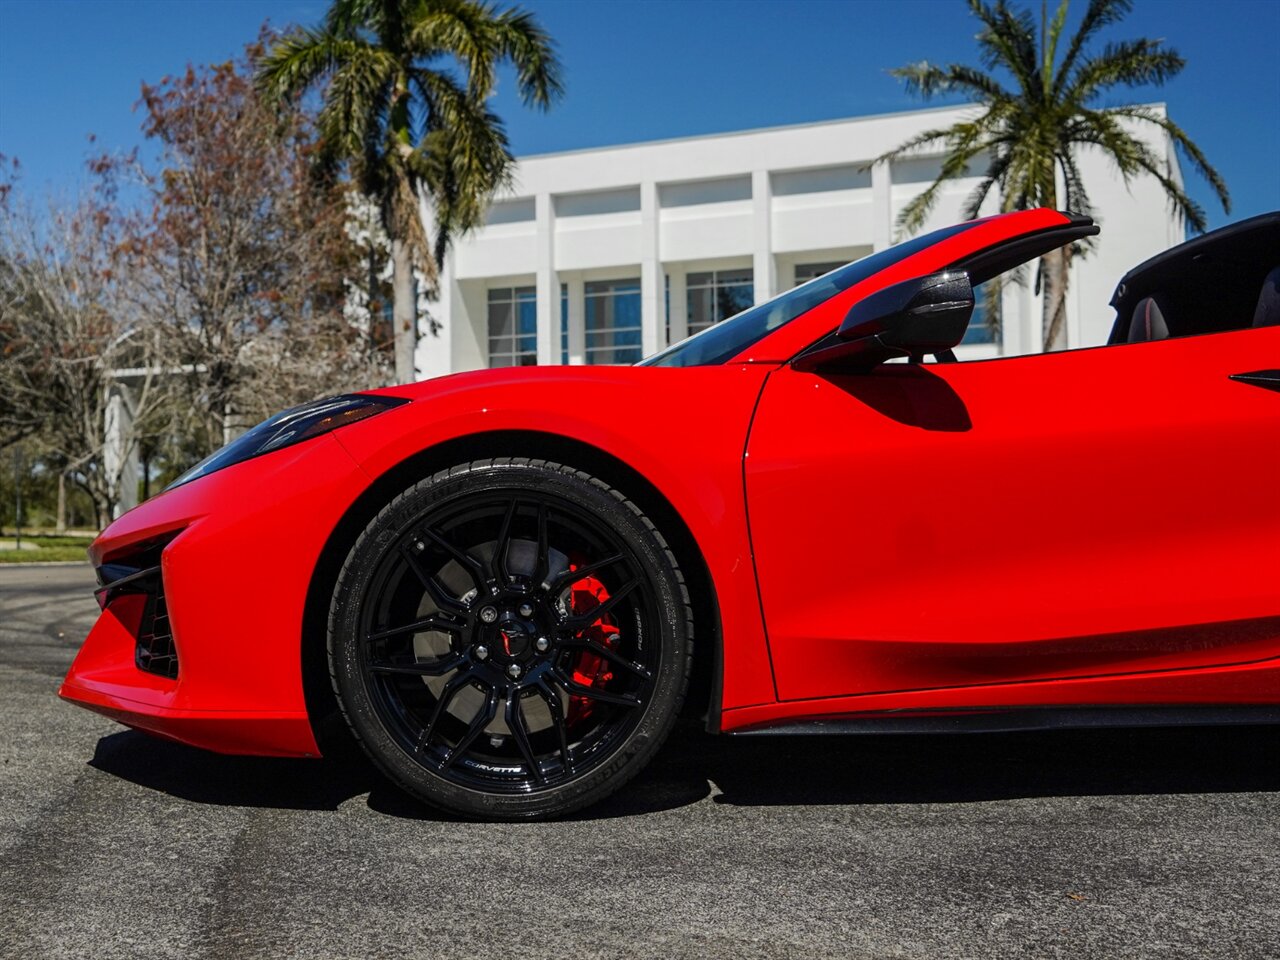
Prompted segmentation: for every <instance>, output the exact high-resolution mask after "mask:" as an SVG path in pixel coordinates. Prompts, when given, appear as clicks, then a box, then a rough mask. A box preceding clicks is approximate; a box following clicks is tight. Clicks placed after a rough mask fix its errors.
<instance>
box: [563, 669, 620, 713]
mask: <svg viewBox="0 0 1280 960" xmlns="http://www.w3.org/2000/svg"><path fill="white" fill-rule="evenodd" d="M554 675H555V678H556V682H558V683H559V684H560V685H561V686H562V687H564V688H565V689H566V690H568V691H569V692H570V693H571V694H573V695H574V696H578V697H586V698H587V699H588V700H598V701H599V702H600V703H612V704H616V705H617V706H620V707H638V706H640V700H639V699H638V698H636V697H633V696H631V695H629V694H625V693H611V692H610V691H608V690H602V689H600V688H599V687H591V686H587V684H585V683H579V682H578V681H577V680H574V679H573V678H572V677H568V676H565V675H564V673H562V672H561V671H559V670H556V671H555V672H554Z"/></svg>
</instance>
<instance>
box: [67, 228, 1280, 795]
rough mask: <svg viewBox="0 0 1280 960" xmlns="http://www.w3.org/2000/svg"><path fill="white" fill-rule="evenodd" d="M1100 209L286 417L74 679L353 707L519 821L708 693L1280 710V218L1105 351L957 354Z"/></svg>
mask: <svg viewBox="0 0 1280 960" xmlns="http://www.w3.org/2000/svg"><path fill="white" fill-rule="evenodd" d="M1096 232H1097V228H1096V227H1095V226H1094V225H1093V223H1092V222H1091V221H1090V220H1088V219H1086V218H1081V217H1075V216H1071V215H1067V214H1062V213H1057V212H1055V211H1052V210H1030V211H1025V212H1019V213H1011V214H1006V215H1002V216H996V217H990V218H987V219H983V220H975V221H972V222H968V223H961V224H958V225H956V226H953V227H949V228H947V229H944V230H940V231H937V232H935V233H931V234H929V235H927V236H921V237H918V238H916V239H913V240H910V241H908V242H906V243H903V244H900V245H898V246H896V247H893V248H890V249H887V250H884V251H882V252H879V253H875V254H873V255H872V256H869V257H866V258H864V259H862V260H858V261H856V262H854V263H850V264H848V265H847V266H844V267H841V268H840V269H838V270H835V271H832V272H831V273H828V274H826V275H825V276H823V277H820V278H818V279H816V280H813V281H811V282H809V283H806V284H804V285H803V286H799V287H797V288H795V289H794V290H790V291H788V292H786V293H784V294H782V295H781V296H779V297H777V298H775V299H773V300H771V301H769V302H767V303H764V304H761V305H760V306H757V307H754V308H752V309H749V310H747V311H746V312H744V313H741V314H739V315H737V316H736V317H733V318H732V319H729V320H726V321H725V322H723V323H721V324H718V325H717V326H714V327H711V328H710V329H708V330H706V331H704V332H702V333H700V334H698V335H697V336H695V337H691V338H690V339H688V340H685V341H683V342H681V343H678V344H676V345H675V346H673V347H671V348H670V349H668V350H666V351H665V352H663V353H660V354H658V355H656V356H654V357H652V358H650V359H648V360H646V361H645V362H644V363H642V364H640V365H638V366H634V367H591V366H578V367H532V368H517V369H497V370H485V371H479V372H475V373H466V374H458V375H455V376H449V377H443V378H440V379H436V380H430V381H427V382H423V383H414V384H409V385H406V386H399V387H393V388H389V389H385V390H377V391H372V392H369V393H356V394H348V395H344V396H338V397H333V398H331V399H326V400H321V401H317V402H314V403H309V404H306V405H304V406H301V407H298V408H296V409H294V410H290V411H288V412H286V413H282V414H280V415H279V416H276V417H273V418H272V419H270V420H268V421H266V422H265V423H263V424H261V425H260V426H258V427H256V428H254V429H253V430H251V431H250V432H248V433H247V434H245V435H244V436H242V437H241V438H240V439H238V440H236V441H235V442H233V443H231V444H230V445H229V446H227V447H224V448H223V449H222V450H219V451H218V452H217V453H215V454H214V455H213V456H211V457H209V458H208V459H207V460H205V461H204V462H203V463H201V464H199V465H198V466H196V467H195V468H193V469H192V470H191V471H190V472H189V473H187V474H186V475H185V476H183V477H181V478H180V479H179V480H178V481H177V482H175V483H174V484H173V485H172V486H171V487H170V488H169V489H168V490H166V491H165V492H164V493H163V494H162V495H160V496H158V497H156V498H155V499H153V500H150V501H148V502H147V503H144V504H143V505H142V506H140V507H138V508H137V509H135V510H132V511H130V512H129V513H128V514H126V515H125V516H123V517H121V518H120V519H119V520H117V521H116V522H115V523H113V524H112V525H111V526H110V527H109V528H108V529H107V530H106V532H105V533H103V534H102V536H101V537H99V538H98V540H97V541H96V542H95V543H94V544H93V547H92V549H91V551H90V553H91V558H92V560H93V563H94V564H95V566H96V567H97V571H98V578H99V582H100V584H101V586H100V588H99V590H98V598H99V601H100V604H101V606H102V615H101V617H100V618H99V620H98V622H97V624H96V625H95V627H94V628H93V631H92V632H91V633H90V634H89V637H88V639H87V640H86V641H85V643H84V646H83V648H82V649H81V651H80V653H79V655H78V656H77V658H76V661H75V663H74V665H73V666H72V668H71V671H70V673H69V674H68V675H67V678H66V682H65V683H64V684H63V686H62V690H61V694H62V696H64V697H66V698H67V699H69V700H72V701H75V702H76V703H79V704H81V705H83V706H86V707H89V708H90V709H93V710H97V711H99V712H101V713H104V714H106V715H107V716H110V717H113V718H115V719H117V720H119V721H120V722H122V723H125V724H128V725H130V726H133V727H137V728H140V729H143V730H148V731H151V732H152V733H156V734H160V735H162V736H165V737H170V738H173V739H176V740H180V741H183V742H185V743H189V744H195V745H197V746H200V747H206V748H209V749H212V750H218V751H223V752H226V753H244V754H266V755H273V756H292V757H308V756H317V755H318V754H319V753H320V747H319V746H318V743H319V742H325V735H324V734H325V731H327V730H328V725H329V724H330V723H331V721H333V720H334V719H337V720H338V721H341V719H343V718H345V724H346V725H349V729H350V731H351V733H352V734H354V736H355V737H356V738H357V739H358V740H359V742H360V743H361V744H362V745H363V746H364V749H365V750H366V751H367V752H368V754H369V756H370V757H372V759H373V760H374V762H375V763H376V764H377V765H378V766H379V767H380V768H381V769H382V770H383V771H385V773H386V774H387V775H388V776H390V777H391V778H392V779H394V780H395V781H396V782H397V783H399V784H400V785H401V786H402V787H404V788H405V789H406V790H408V791H409V792H411V793H412V794H414V795H416V796H418V797H420V798H421V799H422V800H425V801H428V802H430V803H432V804H435V805H437V806H439V807H443V808H445V809H448V810H450V811H453V812H455V813H459V814H463V815H466V816H478V817H493V818H513V819H514V818H531V817H542V816H551V815H556V814H562V813H565V812H567V811H570V810H573V809H575V808H579V807H582V806H584V805H586V804H589V803H592V802H593V801H596V800H599V799H600V798H602V797H604V796H605V795H606V794H608V793H610V792H611V791H614V790H617V789H618V788H619V787H620V786H621V785H622V784H623V783H625V782H626V781H627V779H628V778H629V777H631V776H633V775H634V774H635V773H636V772H637V771H638V770H640V769H641V768H642V767H643V766H644V764H645V763H646V762H647V761H648V760H649V759H650V758H651V757H652V756H653V754H654V752H655V751H656V750H657V749H658V747H659V745H660V744H661V743H662V741H663V739H664V738H665V737H666V735H667V733H668V732H669V731H670V730H671V727H672V723H673V721H674V720H675V718H676V715H677V713H679V712H680V711H681V709H682V705H683V706H684V708H685V709H692V710H699V711H705V716H706V723H707V725H708V726H709V728H710V729H711V730H713V731H718V732H723V733H737V734H742V733H757V732H760V733H767V732H771V731H779V730H783V731H788V732H798V731H839V732H847V731H890V732H894V731H903V730H935V729H936V730H956V729H1009V728H1013V727H1022V726H1028V725H1029V726H1041V725H1047V724H1054V725H1069V724H1078V723H1089V724H1094V723H1118V724H1145V723H1167V722H1230V721H1233V720H1253V721H1256V720H1259V719H1266V720H1274V719H1277V718H1280V293H1278V292H1277V281H1278V279H1280V213H1276V214H1268V215H1265V216H1261V217H1256V218H1254V219H1252V220H1248V221H1244V222H1241V223H1238V224H1235V225H1233V226H1230V227H1227V228H1225V229H1222V230H1219V231H1217V232H1215V233H1211V234H1208V235H1205V236H1202V237H1199V238H1197V239H1194V240H1192V241H1190V242H1188V243H1185V244H1183V245H1181V246H1179V247H1175V248H1174V249H1172V250H1169V251H1167V252H1165V253H1163V254H1160V255H1159V256H1157V257H1155V258H1153V259H1152V260H1149V261H1148V262H1146V263H1144V264H1142V265H1141V266H1139V267H1137V268H1136V269H1134V270H1133V271H1131V272H1130V273H1129V274H1128V275H1127V276H1126V277H1125V278H1124V279H1123V280H1122V281H1121V283H1120V285H1119V287H1118V288H1117V290H1116V293H1115V296H1114V298H1113V299H1112V301H1111V304H1112V306H1113V307H1114V308H1115V310H1116V320H1115V327H1114V332H1113V334H1112V336H1111V338H1110V343H1109V344H1108V345H1106V346H1102V347H1097V348H1094V349H1086V350H1073V351H1066V352H1059V353H1048V354H1040V355H1035V356H1022V357H1007V358H997V359H990V360H981V361H972V362H962V363H956V362H951V361H954V359H955V358H954V354H953V352H952V349H953V348H954V347H955V346H956V345H958V344H959V343H960V342H961V340H962V338H963V337H964V334H965V330H966V326H967V325H968V323H969V321H970V319H971V315H972V313H973V311H974V294H973V288H974V287H975V286H977V285H978V284H981V283H984V282H986V281H988V280H991V279H992V278H994V277H996V276H998V275H1000V274H1002V273H1004V272H1005V271H1008V270H1010V269H1011V268H1014V267H1017V266H1018V265H1019V264H1022V263H1024V262H1028V261H1033V260H1034V259H1035V258H1036V257H1038V256H1040V255H1041V254H1043V253H1045V252H1047V251H1049V250H1051V249H1054V248H1056V247H1058V246H1060V245H1064V244H1068V243H1072V242H1074V241H1078V240H1080V239H1082V238H1084V237H1087V236H1089V235H1091V234H1094V233H1096ZM1097 306H1098V308H1099V309H1100V308H1101V305H1100V304H1099V305H1097ZM893 361H905V362H893ZM686 700H687V701H688V702H687V703H686ZM343 729H344V731H345V727H344V728H343Z"/></svg>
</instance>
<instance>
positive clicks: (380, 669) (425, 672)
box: [369, 653, 467, 677]
mask: <svg viewBox="0 0 1280 960" xmlns="http://www.w3.org/2000/svg"><path fill="white" fill-rule="evenodd" d="M466 659H467V658H466V657H464V656H463V655H462V654H460V653H451V654H448V655H446V656H443V657H439V658H437V659H435V660H418V661H414V662H413V663H382V662H375V663H371V664H369V669H370V670H372V671H373V672H374V673H392V674H404V675H406V676H411V677H441V676H444V675H445V674H446V673H449V672H450V671H451V670H456V669H458V667H460V666H462V665H463V664H464V663H465V662H466Z"/></svg>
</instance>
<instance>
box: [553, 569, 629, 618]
mask: <svg viewBox="0 0 1280 960" xmlns="http://www.w3.org/2000/svg"><path fill="white" fill-rule="evenodd" d="M639 585H640V581H639V580H628V581H627V582H626V583H624V584H623V585H622V586H620V587H619V588H618V589H617V590H615V591H613V593H611V594H610V595H609V599H608V600H605V601H604V602H603V603H598V604H596V605H595V606H594V607H592V608H591V609H590V610H587V611H585V612H583V613H580V614H577V615H576V616H572V617H566V618H565V620H564V623H563V626H566V627H569V628H571V629H582V628H583V627H585V626H587V625H588V624H590V623H592V622H594V621H596V620H599V619H600V618H601V617H603V616H604V615H605V614H606V613H608V612H609V611H610V610H612V609H613V608H614V607H615V606H616V605H617V603H618V601H619V600H621V599H622V598H623V597H625V596H626V595H627V594H629V593H630V592H631V591H632V590H634V589H635V588H636V587H637V586H639Z"/></svg>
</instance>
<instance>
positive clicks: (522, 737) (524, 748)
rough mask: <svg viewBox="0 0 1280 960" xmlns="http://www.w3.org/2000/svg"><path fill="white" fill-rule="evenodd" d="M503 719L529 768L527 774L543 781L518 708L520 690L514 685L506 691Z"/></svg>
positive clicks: (527, 731) (522, 716)
mask: <svg viewBox="0 0 1280 960" xmlns="http://www.w3.org/2000/svg"><path fill="white" fill-rule="evenodd" d="M505 719H506V721H507V729H508V730H510V731H511V736H512V737H514V738H515V741H516V746H518V747H519V748H520V753H521V755H523V756H524V762H525V765H526V766H528V768H529V774H530V775H531V776H532V777H533V779H534V780H536V781H537V782H538V783H545V782H546V777H544V776H543V775H542V768H541V767H540V766H538V760H537V758H536V757H535V756H534V755H533V744H531V743H530V742H529V730H528V728H527V727H526V726H525V723H524V714H523V713H522V712H521V710H520V691H519V690H517V689H516V688H515V687H512V688H511V690H510V691H508V693H507V708H506V714H505Z"/></svg>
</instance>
